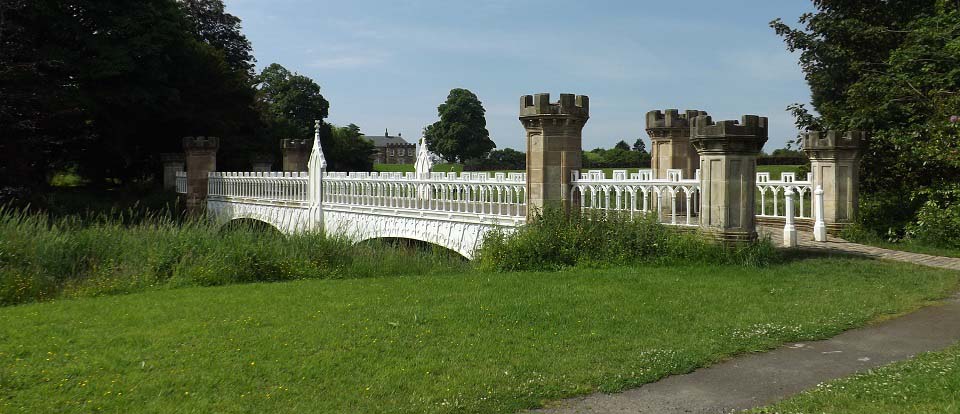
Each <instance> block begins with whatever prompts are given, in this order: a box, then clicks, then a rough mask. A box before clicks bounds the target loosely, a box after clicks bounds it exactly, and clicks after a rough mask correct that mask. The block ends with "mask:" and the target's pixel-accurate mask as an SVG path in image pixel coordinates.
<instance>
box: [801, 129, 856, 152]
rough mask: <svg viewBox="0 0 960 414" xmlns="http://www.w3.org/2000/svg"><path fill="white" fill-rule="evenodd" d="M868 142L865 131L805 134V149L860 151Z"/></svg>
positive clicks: (810, 132)
mask: <svg viewBox="0 0 960 414" xmlns="http://www.w3.org/2000/svg"><path fill="white" fill-rule="evenodd" d="M866 140H867V133H866V132H865V131H847V132H839V131H832V130H831V131H807V132H804V133H803V149H805V150H818V149H829V150H833V149H843V148H848V149H859V148H861V145H862V144H863V142H865V141H866Z"/></svg>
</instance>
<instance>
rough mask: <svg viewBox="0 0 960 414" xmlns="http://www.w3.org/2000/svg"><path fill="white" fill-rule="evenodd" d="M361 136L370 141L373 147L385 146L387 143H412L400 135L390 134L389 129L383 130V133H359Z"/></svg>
mask: <svg viewBox="0 0 960 414" xmlns="http://www.w3.org/2000/svg"><path fill="white" fill-rule="evenodd" d="M361 137H362V138H365V139H367V140H368V141H370V142H372V143H373V146H375V147H385V146H387V144H407V145H413V144H410V143H409V142H407V141H406V140H405V139H403V138H401V137H400V135H397V136H391V135H390V131H383V135H361Z"/></svg>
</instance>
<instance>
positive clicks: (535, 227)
mask: <svg viewBox="0 0 960 414" xmlns="http://www.w3.org/2000/svg"><path fill="white" fill-rule="evenodd" d="M776 257H777V252H776V249H775V248H774V247H773V245H772V244H771V243H770V242H769V241H768V240H762V241H759V242H757V243H754V244H751V245H748V246H742V247H737V248H726V247H723V246H722V245H720V244H718V243H713V242H710V241H708V239H707V238H706V237H703V235H701V234H699V233H683V232H680V231H679V230H677V229H674V228H668V227H666V226H664V225H662V224H660V223H659V222H657V220H656V217H655V216H653V215H645V216H640V217H635V218H631V217H630V216H629V215H623V214H599V213H589V214H587V215H580V214H571V215H565V214H562V213H560V212H558V211H556V210H547V211H545V212H543V213H542V214H540V215H538V216H537V217H536V219H535V220H533V221H532V222H531V223H529V224H527V225H526V226H524V227H521V228H519V229H517V230H515V231H514V232H512V233H506V232H503V231H499V232H491V233H490V234H488V235H487V237H486V238H485V240H484V242H483V247H482V248H481V249H480V251H479V254H478V257H477V264H478V266H479V267H480V269H482V270H495V271H519V270H558V269H562V268H565V267H571V266H579V265H584V266H592V267H604V266H615V265H622V264H632V263H649V264H669V263H680V262H683V263H687V262H706V263H718V264H721V263H723V264H731V263H735V264H742V265H751V266H764V265H766V264H768V263H770V262H771V261H772V260H774V259H776Z"/></svg>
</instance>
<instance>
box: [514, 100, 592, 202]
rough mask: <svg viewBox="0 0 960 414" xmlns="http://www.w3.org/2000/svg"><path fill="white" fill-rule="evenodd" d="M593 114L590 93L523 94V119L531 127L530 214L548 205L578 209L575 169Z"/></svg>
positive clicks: (578, 167)
mask: <svg viewBox="0 0 960 414" xmlns="http://www.w3.org/2000/svg"><path fill="white" fill-rule="evenodd" d="M589 118H590V100H589V98H588V97H586V96H581V95H572V94H560V101H559V102H556V103H551V102H550V94H548V93H541V94H536V95H526V96H523V97H521V98H520V123H522V124H523V127H524V128H525V129H526V131H527V212H528V213H527V216H528V217H533V216H534V215H535V214H536V213H537V212H539V211H542V210H543V209H544V208H546V207H551V208H559V209H561V210H562V211H564V212H569V211H571V210H576V209H578V208H579V206H580V200H579V199H576V198H574V197H573V191H572V187H571V185H570V182H571V173H572V172H573V171H579V170H580V168H581V166H582V159H581V157H582V150H583V145H582V135H581V134H582V132H583V126H584V125H585V124H586V123H587V120H588V119H589Z"/></svg>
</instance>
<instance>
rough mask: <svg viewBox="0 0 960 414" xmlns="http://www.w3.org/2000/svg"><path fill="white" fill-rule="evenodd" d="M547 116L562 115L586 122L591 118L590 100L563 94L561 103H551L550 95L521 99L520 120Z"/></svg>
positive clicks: (544, 94) (540, 94) (584, 97)
mask: <svg viewBox="0 0 960 414" xmlns="http://www.w3.org/2000/svg"><path fill="white" fill-rule="evenodd" d="M545 115H560V116H567V117H573V118H581V119H584V120H586V119H587V118H590V98H589V97H587V96H583V95H573V94H569V93H561V94H560V101H558V102H557V103H551V102H550V94H549V93H538V94H536V95H524V96H521V97H520V118H524V117H531V116H545Z"/></svg>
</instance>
